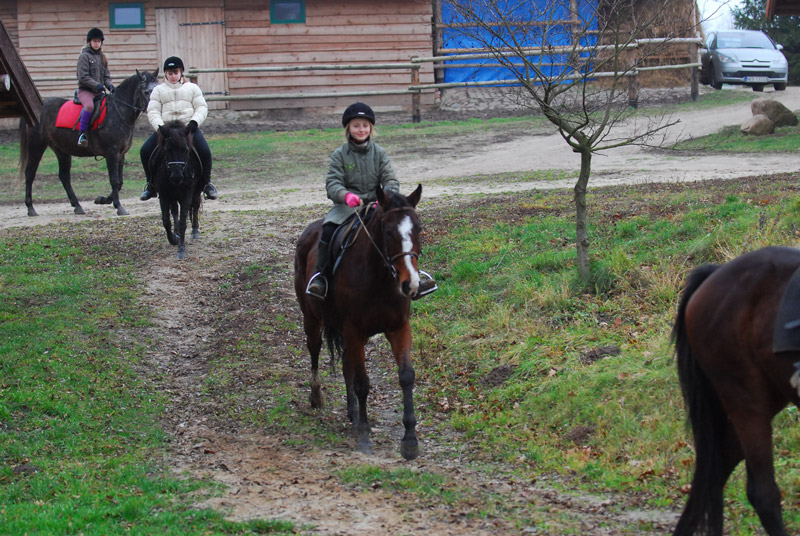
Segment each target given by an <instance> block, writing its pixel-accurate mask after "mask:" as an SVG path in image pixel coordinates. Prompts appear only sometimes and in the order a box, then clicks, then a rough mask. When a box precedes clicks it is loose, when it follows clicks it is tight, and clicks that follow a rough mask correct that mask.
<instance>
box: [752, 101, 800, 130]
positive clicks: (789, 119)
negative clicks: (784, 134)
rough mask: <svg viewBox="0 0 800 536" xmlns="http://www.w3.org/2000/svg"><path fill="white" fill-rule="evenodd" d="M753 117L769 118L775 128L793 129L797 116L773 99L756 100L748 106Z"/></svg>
mask: <svg viewBox="0 0 800 536" xmlns="http://www.w3.org/2000/svg"><path fill="white" fill-rule="evenodd" d="M750 111H752V112H753V115H759V114H763V115H766V116H767V117H769V119H770V121H772V122H773V123H774V124H775V127H776V128H777V127H793V126H795V125H797V116H796V115H795V114H794V113H793V112H792V111H791V110H790V109H789V108H787V107H786V106H784V105H783V103H782V102H780V101H776V100H775V99H758V100H754V101H753V102H752V103H751V104H750Z"/></svg>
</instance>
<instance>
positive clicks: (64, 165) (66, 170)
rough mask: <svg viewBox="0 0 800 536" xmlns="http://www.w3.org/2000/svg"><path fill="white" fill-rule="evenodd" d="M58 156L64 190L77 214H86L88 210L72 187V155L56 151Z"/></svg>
mask: <svg viewBox="0 0 800 536" xmlns="http://www.w3.org/2000/svg"><path fill="white" fill-rule="evenodd" d="M56 158H57V159H58V179H59V180H60V181H61V185H62V186H63V187H64V191H65V192H67V198H69V202H70V204H71V205H72V207H73V208H74V209H75V214H86V211H85V210H83V207H82V206H81V204H80V202H79V201H78V196H76V195H75V191H74V190H73V189H72V176H71V174H70V172H71V171H72V157H71V156H70V155H68V154H66V153H62V152H61V151H56Z"/></svg>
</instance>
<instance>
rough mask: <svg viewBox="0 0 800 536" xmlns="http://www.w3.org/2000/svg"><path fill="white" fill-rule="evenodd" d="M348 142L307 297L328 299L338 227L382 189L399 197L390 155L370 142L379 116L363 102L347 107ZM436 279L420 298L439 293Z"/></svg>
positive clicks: (337, 157) (334, 176) (338, 158)
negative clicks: (332, 244) (331, 246)
mask: <svg viewBox="0 0 800 536" xmlns="http://www.w3.org/2000/svg"><path fill="white" fill-rule="evenodd" d="M342 126H343V127H344V132H345V137H346V138H347V142H346V143H345V144H344V145H342V146H341V147H339V148H338V149H336V150H335V151H334V152H333V155H331V162H330V166H329V167H328V176H327V178H326V179H325V189H326V190H327V193H328V198H329V199H330V200H331V201H333V208H331V209H330V210H329V211H328V214H327V215H326V216H325V220H324V221H323V224H322V234H321V236H320V239H319V246H318V249H317V264H316V268H315V270H314V272H315V273H314V275H312V276H311V279H310V280H309V283H308V286H307V287H306V293H308V294H310V295H311V296H314V297H315V298H319V299H321V300H324V299H325V295H326V294H327V292H328V282H327V280H326V278H325V270H326V267H327V264H328V253H329V249H328V245H329V243H330V240H331V237H332V236H333V232H334V231H335V230H336V227H338V226H339V225H341V224H342V223H344V221H345V220H346V219H347V218H349V217H350V216H351V215H352V214H353V212H354V209H355V207H357V206H360V205H364V204H369V203H374V202H375V201H376V200H377V198H376V195H375V188H377V186H378V185H380V186H381V188H382V189H383V190H384V191H387V192H392V193H398V192H399V191H400V183H399V182H398V180H397V177H396V176H395V174H394V169H392V164H391V162H389V157H388V156H387V155H386V151H385V150H384V149H383V147H381V146H380V145H378V144H377V143H375V142H373V141H372V140H370V137H371V136H372V134H373V132H374V129H375V112H373V111H372V108H370V107H369V106H367V105H366V104H364V103H363V102H356V103H353V104H351V105H350V106H348V107H347V109H346V110H345V111H344V114H343V115H342ZM436 288H437V287H436V282H435V281H434V280H433V279H423V280H422V281H420V285H419V290H418V292H417V296H416V297H417V298H420V297H422V296H425V295H426V294H430V293H431V292H433V291H435V290H436Z"/></svg>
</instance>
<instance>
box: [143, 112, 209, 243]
mask: <svg viewBox="0 0 800 536" xmlns="http://www.w3.org/2000/svg"><path fill="white" fill-rule="evenodd" d="M151 160H152V162H150V165H151V169H152V177H153V183H154V184H155V186H156V190H157V191H158V199H159V201H160V202H161V221H162V222H163V224H164V229H165V230H166V231H167V240H169V243H170V244H172V245H173V246H178V258H179V259H185V258H186V220H187V218H191V220H192V238H195V239H196V238H200V203H201V197H202V196H201V194H202V191H203V187H202V186H201V184H200V180H201V179H200V176H201V174H202V169H203V165H202V164H201V163H200V156H198V154H197V151H196V150H195V148H194V145H193V136H192V132H191V131H190V130H188V129H187V128H186V127H185V126H183V124H182V123H180V122H179V121H174V122H171V123H167V124H166V125H161V126H160V127H158V145H157V146H156V150H155V151H153V155H152V157H151Z"/></svg>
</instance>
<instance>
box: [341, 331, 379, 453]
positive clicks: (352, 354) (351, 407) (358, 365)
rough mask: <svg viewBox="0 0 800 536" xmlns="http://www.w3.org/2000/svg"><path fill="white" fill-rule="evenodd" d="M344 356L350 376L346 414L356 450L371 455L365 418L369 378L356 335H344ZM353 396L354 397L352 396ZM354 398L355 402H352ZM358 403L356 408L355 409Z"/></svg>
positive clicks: (358, 338)
mask: <svg viewBox="0 0 800 536" xmlns="http://www.w3.org/2000/svg"><path fill="white" fill-rule="evenodd" d="M344 337H345V338H344V340H345V345H344V355H343V356H342V362H343V363H346V364H347V368H348V369H349V375H350V383H351V384H352V387H349V386H348V395H347V413H348V416H349V415H351V414H352V418H351V420H352V422H353V433H354V434H355V435H356V436H357V437H358V443H357V445H356V450H358V451H359V452H363V453H364V454H372V440H371V439H370V437H369V433H370V427H369V419H368V418H367V396H368V395H369V376H368V375H367V366H366V358H365V355H364V344H366V341H365V340H363V339H362V338H361V337H359V336H358V335H356V334H353V333H350V334H349V335H348V334H347V332H345V333H344ZM347 384H348V378H347V374H345V385H347ZM353 395H355V396H353ZM353 398H355V401H353ZM355 402H358V408H356V407H355V405H356V404H355Z"/></svg>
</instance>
